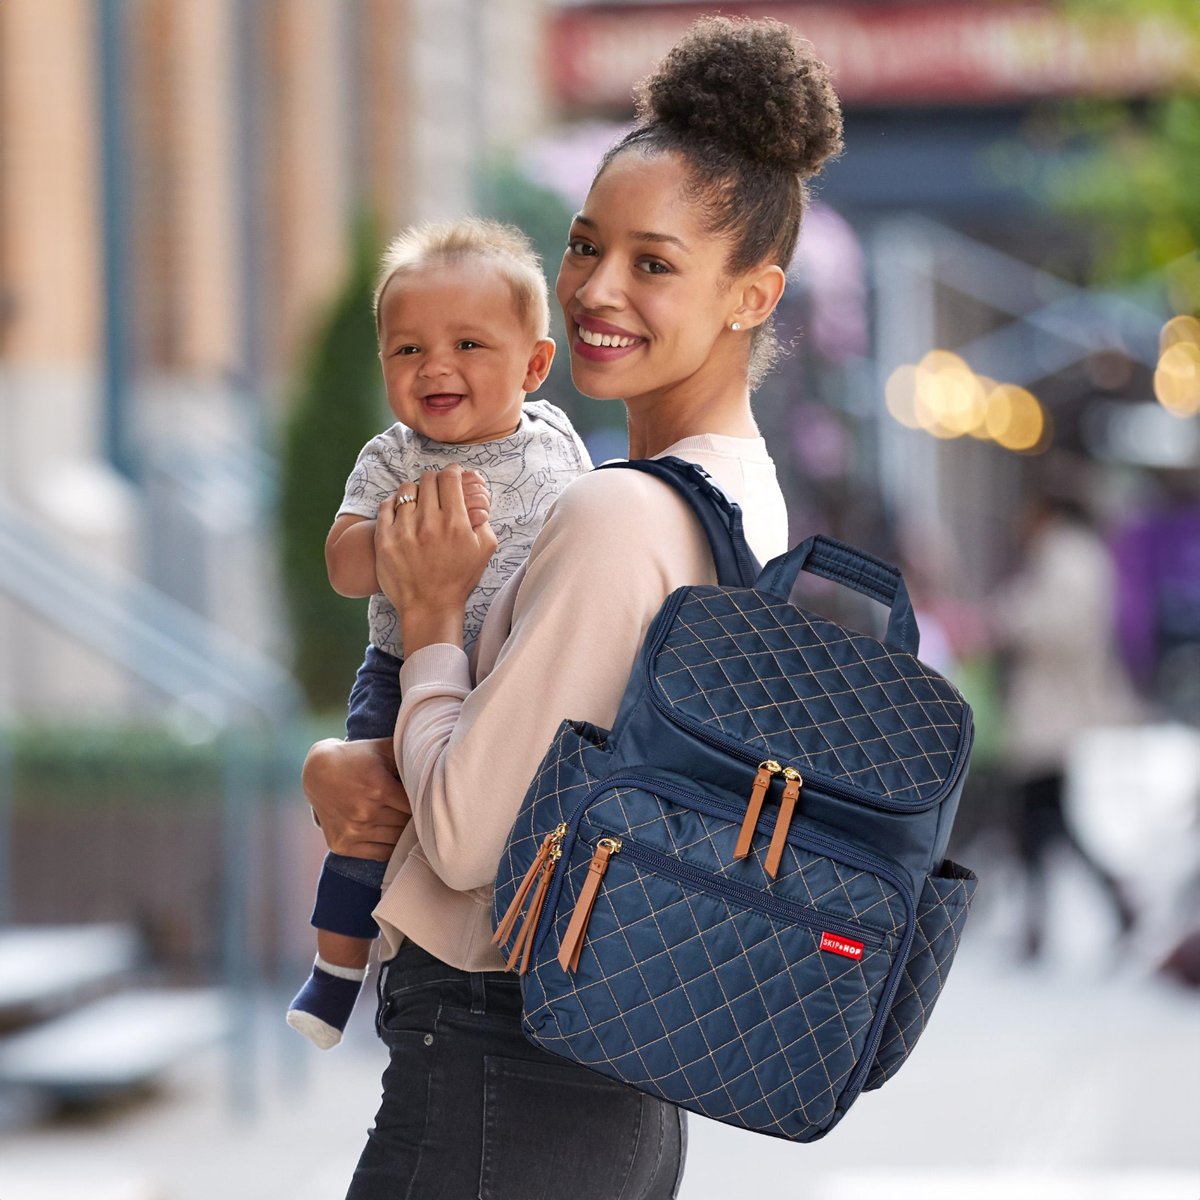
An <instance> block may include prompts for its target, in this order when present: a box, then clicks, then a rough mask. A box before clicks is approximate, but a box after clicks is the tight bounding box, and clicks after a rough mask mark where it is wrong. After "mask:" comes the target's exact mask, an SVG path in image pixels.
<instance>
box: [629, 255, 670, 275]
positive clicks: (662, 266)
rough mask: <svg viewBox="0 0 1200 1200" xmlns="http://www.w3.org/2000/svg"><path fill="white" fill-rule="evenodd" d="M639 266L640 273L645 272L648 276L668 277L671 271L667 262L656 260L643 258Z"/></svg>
mask: <svg viewBox="0 0 1200 1200" xmlns="http://www.w3.org/2000/svg"><path fill="white" fill-rule="evenodd" d="M637 266H638V270H639V271H645V272H646V274H647V275H666V274H669V273H670V270H671V268H670V267H668V266H667V264H666V263H665V262H659V261H658V259H656V258H643V259H642V260H641V261H640V262H639V263H638V264H637Z"/></svg>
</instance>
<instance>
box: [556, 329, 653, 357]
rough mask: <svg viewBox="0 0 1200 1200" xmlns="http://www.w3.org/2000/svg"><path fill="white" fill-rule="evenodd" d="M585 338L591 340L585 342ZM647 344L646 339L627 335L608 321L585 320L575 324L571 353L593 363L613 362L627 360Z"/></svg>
mask: <svg viewBox="0 0 1200 1200" xmlns="http://www.w3.org/2000/svg"><path fill="white" fill-rule="evenodd" d="M585 338H588V339H590V340H586V341H585V340H584V339H585ZM603 342H609V343H610V344H609V345H607V346H606V345H603V344H601V343H603ZM645 344H646V339H645V338H641V337H637V336H635V335H634V334H631V333H626V332H625V330H623V329H621V328H620V327H619V326H616V325H610V324H608V322H607V321H596V320H593V319H589V318H584V319H583V320H577V321H576V322H575V337H574V338H573V339H572V343H571V351H572V353H574V354H577V355H578V356H579V357H580V358H585V359H589V360H590V361H592V362H612V361H613V360H614V359H618V358H625V357H626V356H627V355H630V354H632V353H633V352H634V351H635V350H637V349H639V348H640V347H642V346H644V345H645Z"/></svg>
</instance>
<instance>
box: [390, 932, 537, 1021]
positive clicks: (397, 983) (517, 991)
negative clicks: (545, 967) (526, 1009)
mask: <svg viewBox="0 0 1200 1200" xmlns="http://www.w3.org/2000/svg"><path fill="white" fill-rule="evenodd" d="M413 988H436V989H437V991H438V992H439V994H440V996H441V999H442V1002H443V1003H444V1004H447V1005H452V1006H457V1007H462V1008H466V1009H468V1010H469V1011H470V1012H472V1013H488V1012H490V1013H498V1014H499V1013H505V1014H508V1015H511V1016H513V1017H514V1018H519V1016H520V1011H521V985H520V982H519V981H518V979H517V977H516V975H514V974H513V973H512V972H510V971H463V970H460V969H459V968H458V967H452V966H451V965H450V964H449V963H445V962H443V961H442V960H441V959H440V958H438V957H437V956H436V955H434V954H430V953H429V951H428V950H426V949H424V947H422V946H418V945H417V943H416V942H414V941H412V940H411V939H410V938H406V939H405V940H404V941H403V942H402V943H401V944H400V948H399V949H398V950H397V951H396V953H395V954H394V955H393V956H392V957H391V958H389V959H388V960H387V961H386V962H382V963H380V964H379V997H380V1000H381V1001H382V1000H384V999H386V998H387V997H388V996H390V995H393V994H395V993H396V992H398V991H407V990H409V989H413Z"/></svg>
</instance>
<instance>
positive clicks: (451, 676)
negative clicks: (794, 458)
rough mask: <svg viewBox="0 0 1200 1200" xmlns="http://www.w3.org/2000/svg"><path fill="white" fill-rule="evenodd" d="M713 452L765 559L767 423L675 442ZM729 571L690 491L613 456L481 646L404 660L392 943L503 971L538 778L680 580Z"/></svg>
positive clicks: (774, 518)
mask: <svg viewBox="0 0 1200 1200" xmlns="http://www.w3.org/2000/svg"><path fill="white" fill-rule="evenodd" d="M667 454H675V455H678V456H679V457H680V458H686V459H689V460H690V461H692V462H697V463H699V464H700V465H701V466H703V467H704V468H705V469H706V470H707V471H708V472H709V473H710V474H711V475H712V476H713V478H714V479H716V480H717V482H718V483H720V484H721V486H722V487H723V488H725V490H726V491H727V492H728V493H729V494H730V495H731V496H732V497H733V499H735V500H736V501H737V502H738V503H739V504H740V505H741V506H742V509H743V513H744V519H745V529H746V537H747V540H748V541H749V543H750V546H751V549H753V550H754V552H755V554H756V555H757V557H758V558H759V560H760V561H761V562H764V563H765V562H766V561H767V560H768V559H770V558H773V557H775V555H777V554H780V553H782V552H783V551H784V550H785V549H786V548H787V515H786V511H785V508H784V503H783V496H782V494H781V493H780V491H779V484H778V482H777V480H776V477H775V467H774V464H773V463H772V461H771V459H770V456H769V455H768V454H767V449H766V445H765V444H764V442H763V441H762V439H761V438H734V437H725V436H717V435H703V436H699V437H690V438H685V439H684V440H682V441H680V442H677V443H676V444H675V445H674V446H671V447H669V448H668V449H666V450H664V451H663V455H667ZM712 582H715V574H714V571H713V565H712V558H711V555H710V552H709V549H708V543H707V542H706V541H705V539H704V535H703V533H702V532H701V530H700V526H699V524H698V522H697V521H696V518H695V517H694V516H693V515H692V513H691V511H690V510H689V509H688V507H687V505H686V503H685V502H684V501H683V500H682V499H681V498H680V497H679V496H677V495H675V494H674V493H673V492H671V491H669V490H668V488H667V487H666V486H665V485H664V484H662V483H661V482H659V481H658V480H656V479H653V478H651V477H649V476H646V475H642V474H639V473H636V472H633V471H599V472H595V473H593V474H590V475H584V476H581V477H580V478H579V479H576V480H575V481H574V482H572V483H571V484H570V485H569V486H568V487H567V489H566V491H564V492H563V493H562V495H561V496H559V498H558V499H557V500H556V501H555V503H554V505H553V507H552V508H551V509H550V513H549V515H548V517H547V519H546V523H545V525H544V526H543V528H542V531H541V533H540V534H539V535H538V537H537V539H536V540H535V542H534V544H533V548H532V550H531V551H530V555H529V558H528V560H527V562H526V563H525V565H524V566H523V567H522V568H521V569H520V570H519V571H518V572H517V573H516V574H515V575H514V576H513V577H512V578H510V579H509V580H508V582H507V583H506V584H505V586H504V588H503V589H502V590H501V591H500V593H499V594H498V595H497V597H496V599H495V601H494V602H493V604H492V607H491V610H490V611H489V613H488V615H487V619H486V620H485V622H484V625H483V630H482V632H481V634H480V637H479V642H478V645H477V660H476V676H477V682H476V684H475V687H474V688H473V689H472V686H471V669H470V665H469V663H468V660H467V657H466V655H465V654H464V653H463V652H462V650H460V649H459V648H458V647H456V646H450V645H434V646H426V647H425V648H424V649H421V650H418V651H416V652H415V653H413V654H411V655H410V656H409V658H408V659H407V661H406V662H405V664H404V667H403V669H402V670H401V672H400V683H401V688H402V691H403V695H404V700H403V703H402V705H401V708H400V716H399V719H398V721H397V723H396V761H397V763H398V764H399V766H400V776H401V779H402V780H403V781H404V786H405V788H406V790H407V792H408V797H409V802H410V803H411V805H412V812H413V819H412V821H411V822H409V825H408V827H407V828H406V829H405V831H404V833H403V835H402V836H401V838H400V842H399V844H398V845H397V846H396V849H395V851H394V853H393V854H392V859H391V862H390V863H389V865H388V874H387V881H386V882H385V885H384V892H383V898H382V899H381V901H380V903H379V906H378V907H377V908H376V909H375V917H376V919H377V920H378V922H379V924H380V927H381V929H382V931H383V946H382V949H381V954H382V956H383V957H384V958H388V957H390V956H391V955H392V954H394V953H395V951H396V948H397V947H398V946H399V944H400V942H401V941H402V940H403V939H404V938H405V937H408V938H411V939H412V940H413V941H415V942H417V943H418V945H420V946H422V947H423V948H424V949H426V950H428V951H429V952H430V953H431V954H434V955H436V956H437V957H438V958H440V959H442V960H443V961H444V962H447V963H450V964H451V965H452V966H455V967H458V968H460V969H462V970H467V971H494V970H501V969H502V968H503V965H504V964H503V960H502V958H501V956H500V953H499V951H498V950H497V949H496V947H494V946H492V945H491V937H492V921H491V896H492V881H493V880H494V878H495V875H496V869H497V866H498V864H499V861H500V855H501V853H502V851H503V849H504V844H505V841H506V839H507V837H508V832H509V829H510V828H511V826H512V823H513V821H514V819H515V818H516V815H517V812H518V810H519V809H520V806H521V801H522V799H523V798H524V796H525V792H526V789H527V788H528V786H529V781H530V780H531V779H532V778H533V776H534V774H535V772H536V769H537V766H538V764H539V763H540V762H541V760H542V757H543V755H544V754H545V752H546V749H547V747H548V746H549V745H550V741H551V738H552V737H553V735H554V732H555V730H556V729H557V728H558V726H559V724H560V723H561V722H562V721H563V720H564V719H565V718H567V717H570V718H572V719H576V720H584V721H591V722H593V723H594V724H596V725H599V726H602V727H604V728H609V727H610V726H611V725H612V722H613V718H614V717H615V716H616V712H617V707H618V705H619V703H620V700H621V696H622V693H623V692H624V690H625V684H626V681H627V679H628V676H629V673H630V670H631V669H632V667H633V663H634V660H635V658H636V656H637V652H638V649H639V647H640V645H641V642H642V637H643V635H644V633H645V631H646V628H647V627H648V626H649V624H650V621H651V620H652V619H653V617H654V614H655V613H656V612H657V611H658V608H659V606H660V605H661V604H662V602H663V600H664V599H665V598H666V597H667V595H668V594H669V593H670V592H671V591H673V590H674V589H675V588H677V587H680V586H682V585H684V584H691V583H712Z"/></svg>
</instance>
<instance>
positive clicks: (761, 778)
mask: <svg viewBox="0 0 1200 1200" xmlns="http://www.w3.org/2000/svg"><path fill="white" fill-rule="evenodd" d="M782 770H783V768H782V767H781V766H780V765H779V764H778V763H777V762H776V761H775V760H774V759H773V758H768V759H767V761H766V762H763V763H759V764H758V774H757V775H755V777H754V786H753V787H752V788H751V789H750V800H749V803H748V804H747V805H746V816H745V817H744V818H743V820H742V828H741V831H740V832H739V833H738V840H737V845H736V846H734V848H733V857H734V858H745V857H746V855H748V854H749V853H750V839H751V838H752V837H753V836H754V827H755V825H757V824H758V818H759V816H760V815H761V814H762V806H763V798H764V797H765V796H766V794H767V788H769V787H770V786H771V777H772V776H773V775H778V774H779V772H780V771H782Z"/></svg>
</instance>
